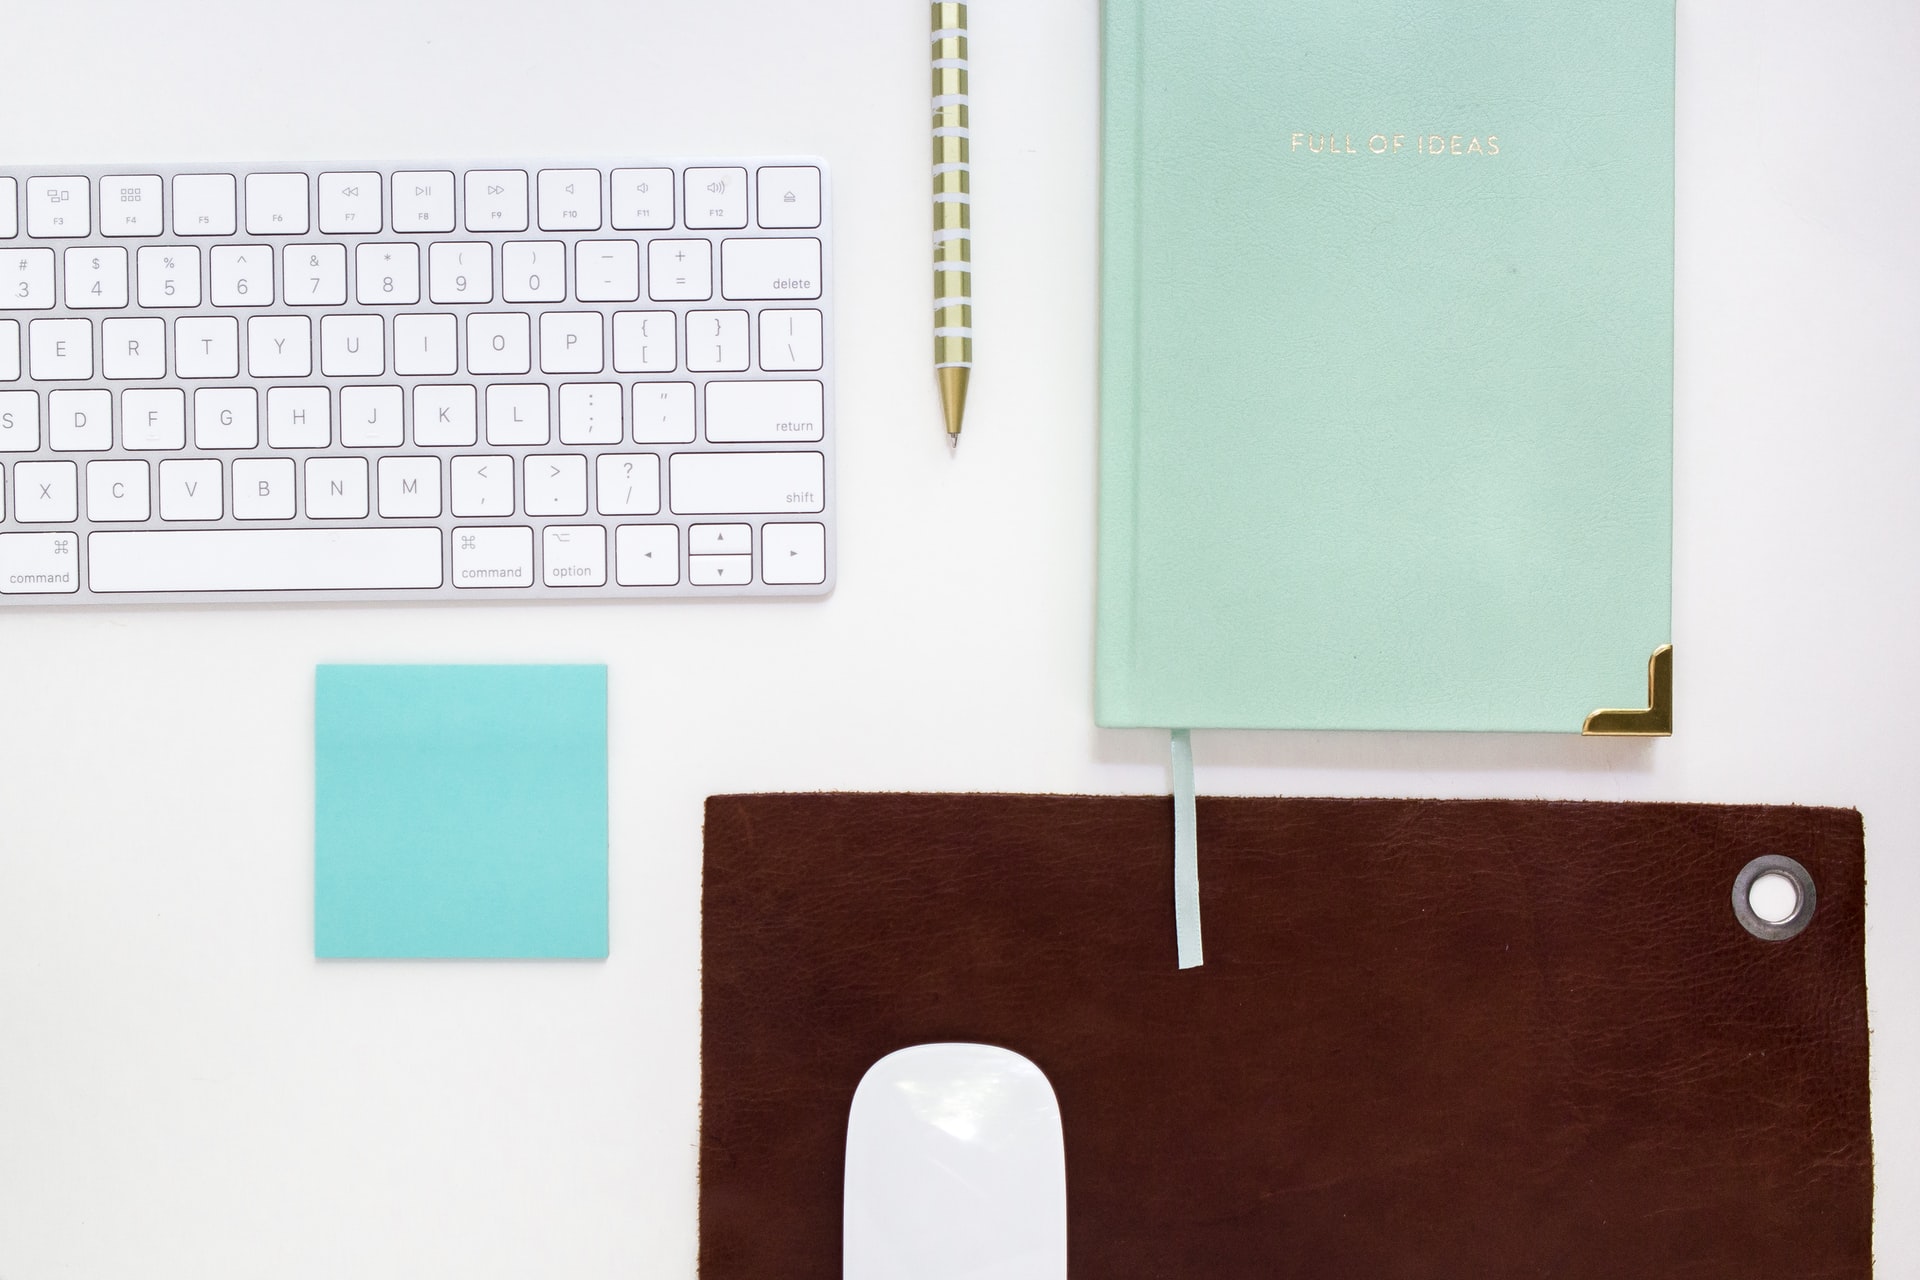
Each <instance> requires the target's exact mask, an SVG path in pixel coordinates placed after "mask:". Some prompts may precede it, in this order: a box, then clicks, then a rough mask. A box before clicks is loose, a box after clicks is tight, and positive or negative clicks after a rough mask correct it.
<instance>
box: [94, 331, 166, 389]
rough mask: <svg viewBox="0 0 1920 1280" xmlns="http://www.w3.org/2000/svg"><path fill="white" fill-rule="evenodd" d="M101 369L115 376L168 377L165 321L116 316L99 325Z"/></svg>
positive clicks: (112, 376) (108, 374)
mask: <svg viewBox="0 0 1920 1280" xmlns="http://www.w3.org/2000/svg"><path fill="white" fill-rule="evenodd" d="M100 372H101V373H102V374H104V375H105V376H106V377H109V378H114V379H131V378H164V377H166V376H167V322H166V321H165V320H162V319H161V318H160V317H159V316H143V317H140V318H139V319H130V318H127V317H124V316H116V317H114V318H113V319H111V320H105V321H102V322H101V324H100Z"/></svg>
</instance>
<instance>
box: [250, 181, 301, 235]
mask: <svg viewBox="0 0 1920 1280" xmlns="http://www.w3.org/2000/svg"><path fill="white" fill-rule="evenodd" d="M307 189H308V184H307V175H306V174H304V173H250V174H248V175H247V234H248V235H250V236H303V235H305V234H307V228H308V226H309V225H310V224H309V219H308V214H307Z"/></svg>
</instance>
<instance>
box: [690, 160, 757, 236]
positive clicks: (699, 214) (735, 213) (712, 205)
mask: <svg viewBox="0 0 1920 1280" xmlns="http://www.w3.org/2000/svg"><path fill="white" fill-rule="evenodd" d="M687 225H688V226H689V227H744V226H746V225H747V171H746V170H745V169H689V170H687Z"/></svg>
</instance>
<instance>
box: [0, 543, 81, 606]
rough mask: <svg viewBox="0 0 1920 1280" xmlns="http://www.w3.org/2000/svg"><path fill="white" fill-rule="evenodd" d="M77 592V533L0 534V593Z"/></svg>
mask: <svg viewBox="0 0 1920 1280" xmlns="http://www.w3.org/2000/svg"><path fill="white" fill-rule="evenodd" d="M79 589H80V538H79V536H78V535H77V534H74V533H71V532H67V533H0V593H4V594H6V595H10V596H21V595H63V594H64V595H71V594H72V593H74V592H76V591H78V590H79Z"/></svg>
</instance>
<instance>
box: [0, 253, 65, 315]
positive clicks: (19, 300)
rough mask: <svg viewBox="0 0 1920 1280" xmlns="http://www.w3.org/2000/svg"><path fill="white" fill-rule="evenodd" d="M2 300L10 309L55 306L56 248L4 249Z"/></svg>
mask: <svg viewBox="0 0 1920 1280" xmlns="http://www.w3.org/2000/svg"><path fill="white" fill-rule="evenodd" d="M0 302H4V303H5V304H6V309H7V310H8V311H48V310H51V309H52V308H53V303H54V296H53V250H51V249H9V250H7V251H6V252H5V253H0Z"/></svg>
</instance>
